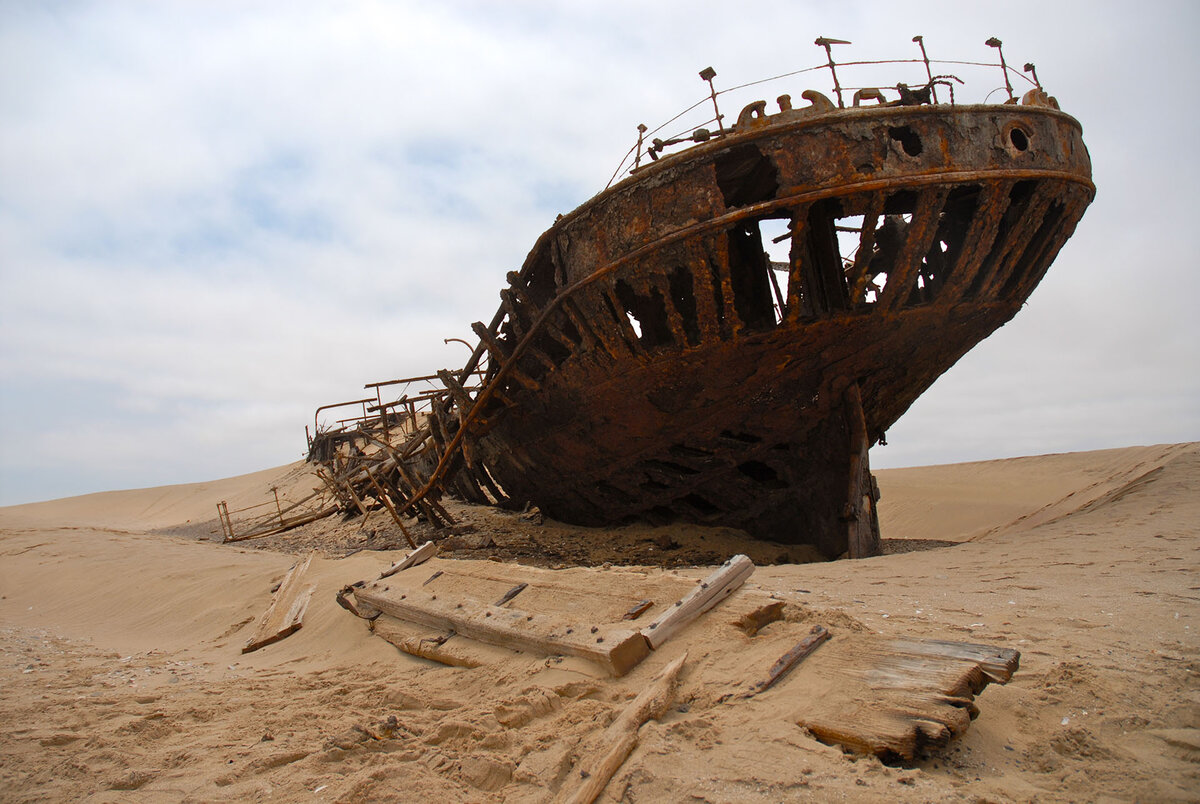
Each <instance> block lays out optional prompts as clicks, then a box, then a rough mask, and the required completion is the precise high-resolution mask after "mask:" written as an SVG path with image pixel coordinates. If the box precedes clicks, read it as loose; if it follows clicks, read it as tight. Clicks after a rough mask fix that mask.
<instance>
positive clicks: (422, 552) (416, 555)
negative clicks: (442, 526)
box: [379, 542, 438, 580]
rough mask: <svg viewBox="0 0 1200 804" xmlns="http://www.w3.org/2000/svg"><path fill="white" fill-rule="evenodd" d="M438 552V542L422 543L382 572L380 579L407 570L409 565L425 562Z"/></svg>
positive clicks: (413, 565)
mask: <svg viewBox="0 0 1200 804" xmlns="http://www.w3.org/2000/svg"><path fill="white" fill-rule="evenodd" d="M437 553H438V548H437V545H436V544H434V543H433V542H425V544H423V545H421V546H420V547H418V548H417V549H416V550H413V551H412V552H411V553H409V554H408V555H406V556H405V557H404V558H402V559H400V560H399V561H397V562H396V563H395V564H393V565H392V566H390V567H388V568H387V569H386V570H384V571H383V572H382V573H380V575H379V579H380V580H383V579H384V578H387V577H390V576H392V575H395V574H396V573H397V572H401V571H403V570H406V569H408V568H409V567H415V566H417V565H418V564H424V563H425V562H426V561H428V560H429V559H431V558H433V557H434V556H436V555H437Z"/></svg>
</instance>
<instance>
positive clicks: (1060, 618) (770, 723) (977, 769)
mask: <svg viewBox="0 0 1200 804" xmlns="http://www.w3.org/2000/svg"><path fill="white" fill-rule="evenodd" d="M879 476H880V485H881V487H882V488H883V492H884V499H883V501H882V504H881V513H882V514H883V516H884V518H885V519H884V525H883V526H884V533H885V536H888V537H893V538H898V539H941V540H946V541H955V542H962V543H961V544H959V545H957V546H953V547H946V548H942V549H936V550H924V551H919V552H910V553H905V554H903V555H888V556H882V557H878V558H872V559H867V560H863V561H855V562H845V561H843V562H833V563H826V564H804V565H788V564H782V565H776V566H762V567H760V568H759V569H758V571H757V572H756V573H755V575H754V576H753V577H752V579H751V582H750V584H748V586H749V587H752V591H755V592H756V593H759V592H764V593H770V594H774V595H776V596H777V597H779V598H780V599H782V600H784V601H786V603H787V611H788V616H787V617H786V618H785V620H784V621H782V622H780V623H776V624H772V625H771V626H768V627H767V628H765V629H763V631H762V633H761V634H759V635H758V636H755V637H750V636H748V635H747V634H746V633H745V632H744V631H742V630H741V629H739V628H738V627H736V625H734V624H733V623H732V622H731V621H730V617H728V616H726V615H723V614H722V611H721V610H720V609H717V610H714V611H713V612H712V613H710V614H709V615H706V617H705V618H704V619H703V620H702V621H701V622H700V623H699V624H698V625H697V626H696V627H694V628H693V629H691V630H689V631H687V632H685V633H684V634H683V635H681V637H680V638H679V640H678V642H677V643H669V644H668V646H665V647H664V649H663V650H662V651H660V652H658V653H656V654H654V655H653V656H651V657H650V658H649V659H647V660H646V662H645V663H644V665H643V666H641V667H639V668H637V669H636V670H635V671H634V672H632V673H631V674H630V675H629V676H628V677H626V678H624V679H620V680H612V679H609V678H607V677H604V676H603V675H602V674H600V673H598V672H597V671H596V669H595V668H594V667H591V666H588V665H587V663H585V662H582V661H581V660H571V659H564V660H561V661H555V660H553V659H545V658H543V657H534V656H528V655H520V654H513V655H511V656H510V657H509V658H508V659H507V660H506V661H502V662H500V663H498V664H495V665H488V666H485V667H481V668H476V669H473V670H466V669H461V668H446V667H442V666H440V665H435V664H432V663H429V662H424V661H421V660H416V659H412V658H410V657H408V656H406V655H403V654H400V653H399V652H398V651H396V650H395V649H394V648H392V647H391V646H390V645H388V644H386V643H385V642H383V641H382V640H380V639H378V638H376V637H373V636H371V635H370V634H369V632H368V630H367V628H366V625H365V623H364V622H363V621H361V620H357V619H355V618H354V617H352V616H350V615H349V614H348V613H346V612H345V611H343V610H341V609H340V608H338V607H337V605H336V603H335V602H334V599H333V595H334V592H335V591H336V590H337V589H338V588H340V587H341V586H342V585H343V584H345V583H348V582H351V581H354V580H358V579H361V578H366V577H373V576H374V575H375V574H377V573H378V572H379V571H380V570H381V569H382V568H383V567H385V566H387V564H388V563H389V562H390V561H392V560H395V559H396V558H398V557H399V556H400V555H401V553H397V552H373V551H369V550H365V551H360V552H354V553H352V554H351V555H349V556H347V557H345V558H335V557H332V555H333V554H331V555H330V557H318V558H317V559H315V560H314V561H313V564H312V567H311V569H310V574H311V575H312V578H313V581H314V582H315V583H316V584H317V591H316V594H315V596H314V598H313V601H312V603H311V605H310V607H309V612H308V615H307V618H306V621H305V626H304V628H303V629H302V630H301V631H299V632H298V633H296V634H294V635H293V636H291V637H289V638H288V639H286V640H284V641H282V642H280V643H277V644H275V645H271V646H269V647H267V648H264V649H262V650H260V651H258V652H256V653H252V654H247V655H244V656H243V655H242V654H241V653H240V649H241V645H242V644H243V643H244V641H245V638H246V636H247V635H248V634H249V632H250V631H251V630H252V624H253V623H254V622H255V621H256V618H258V617H260V616H261V615H262V613H263V611H264V610H265V608H266V605H267V602H268V601H269V599H270V590H271V587H272V586H273V585H274V584H275V583H278V581H279V579H281V578H282V577H283V575H284V573H285V572H286V571H287V569H288V567H289V566H291V564H292V563H294V561H295V556H294V555H289V554H286V553H280V552H274V551H269V550H262V549H254V548H251V547H247V546H235V545H224V546H222V545H218V544H215V543H211V542H197V541H195V540H190V539H185V538H181V537H173V536H168V535H162V534H155V533H151V532H150V531H153V530H156V529H160V528H164V527H168V526H174V525H181V524H186V523H187V522H188V520H191V521H193V522H202V521H205V520H206V519H210V518H211V516H212V515H211V513H210V512H211V511H212V508H211V506H212V505H213V504H214V503H215V501H216V499H221V498H228V499H230V501H231V504H232V503H233V501H234V500H246V501H251V500H257V499H259V498H261V495H262V493H263V490H264V488H266V487H269V486H270V485H271V484H273V483H280V482H292V483H293V484H300V485H303V473H302V472H301V471H300V470H299V467H298V466H296V465H293V466H290V467H282V468H280V469H278V470H268V471H266V472H261V473H255V474H254V475H248V476H243V477H242V478H233V479H229V480H225V481H215V482H214V483H211V484H194V485H192V486H179V487H167V488H163V489H147V490H141V491H135V492H115V493H111V494H102V495H89V496H87V497H83V498H74V499H71V500H63V501H56V502H51V503H39V504H36V505H32V506H17V507H13V508H8V509H0V702H2V707H3V711H4V713H5V716H6V717H5V719H6V721H7V722H8V723H10V724H12V725H10V727H9V728H8V729H6V730H5V731H4V732H3V733H2V734H0V781H2V789H3V790H4V791H5V792H4V795H3V798H4V799H5V800H13V801H33V800H46V799H52V800H61V799H72V800H90V801H127V800H163V801H180V800H195V801H212V800H238V801H242V800H266V799H267V798H270V799H272V800H287V801H291V800H305V801H309V800H329V801H377V800H379V801H382V800H415V799H432V800H472V801H489V800H495V801H500V800H515V801H545V800H549V799H550V797H551V794H552V792H553V790H555V789H556V788H557V787H558V786H559V785H560V784H561V783H562V781H563V779H564V778H565V774H567V773H569V772H570V770H571V766H572V762H573V761H574V758H575V757H576V756H577V755H579V754H580V753H582V752H585V751H586V750H587V748H588V747H589V745H590V744H591V742H592V741H594V740H595V736H596V734H598V733H599V732H600V731H601V730H602V729H603V728H604V727H605V726H606V725H607V723H608V722H609V721H610V720H611V719H612V718H613V717H615V714H616V712H618V711H619V709H620V707H621V706H622V704H623V703H624V702H626V701H627V700H628V699H630V698H631V697H632V696H633V695H634V694H635V693H636V691H637V690H638V689H639V688H640V685H642V684H644V683H645V681H646V680H647V679H649V678H650V677H651V676H652V675H653V674H654V673H655V672H657V671H658V670H659V669H661V667H662V666H663V665H665V664H666V663H667V662H669V661H670V660H671V659H672V658H674V657H675V656H676V655H678V653H679V652H681V651H682V650H684V649H687V650H688V651H689V662H688V664H687V665H686V666H685V669H684V673H683V676H682V679H681V683H680V689H679V692H678V694H677V696H676V703H675V705H674V706H673V707H672V708H671V709H670V710H669V711H668V713H667V715H665V716H664V717H663V718H662V720H661V721H658V722H652V723H649V724H647V725H646V726H645V727H643V732H642V739H641V745H640V747H639V748H638V749H637V750H636V751H635V752H634V754H633V755H632V756H631V757H630V758H629V760H628V761H627V762H626V763H625V765H623V766H622V768H621V770H620V771H619V772H618V774H617V776H616V777H615V778H614V780H613V782H612V783H611V784H610V785H609V787H608V788H607V790H606V793H605V796H606V797H607V800H616V799H620V798H626V799H628V800H631V801H639V800H642V801H647V800H654V801H662V800H667V801H671V800H691V801H697V800H699V801H755V800H762V801H779V800H828V799H830V798H841V799H845V800H852V801H874V800H881V799H888V800H901V801H910V800H911V801H926V800H964V801H974V800H994V801H1033V800H1038V801H1045V800H1064V801H1075V800H1104V799H1108V800H1135V799H1137V800H1180V801H1183V800H1195V799H1196V797H1197V795H1198V791H1200V768H1198V766H1197V764H1196V763H1197V761H1198V760H1200V683H1198V682H1197V672H1200V650H1198V640H1197V638H1196V634H1195V631H1196V629H1197V628H1200V619H1198V615H1200V608H1198V607H1197V602H1200V554H1198V548H1200V534H1198V532H1197V531H1198V527H1197V524H1196V523H1197V522H1200V493H1198V492H1200V446H1198V445H1196V444H1185V445H1166V446H1157V447H1138V448H1130V449H1125V450H1105V451H1102V452H1096V453H1078V454H1072V455H1056V456H1040V457H1031V458H1022V459H1014V460H1011V461H991V462H982V463H976V464H960V465H956V466H945V467H923V468H918V469H905V470H886V471H883V472H880V473H879ZM245 504H250V502H246V503H245ZM552 525H553V523H547V525H537V524H536V523H526V525H525V527H527V528H528V530H529V532H530V533H532V534H533V536H531V537H529V538H533V539H536V538H537V531H538V528H542V527H548V526H552ZM683 535H686V534H683ZM630 538H633V537H632V536H631V537H630ZM676 538H679V537H676ZM660 549H661V548H660ZM483 561H486V559H485V558H484V559H483ZM452 563H453V562H452V561H451V560H449V559H436V560H435V562H434V563H433V564H432V565H431V566H430V569H429V571H430V572H432V571H434V570H435V569H436V567H437V566H439V565H446V566H450V565H451V564H452ZM475 563H476V562H470V564H472V565H473V564H475ZM480 563H482V562H480ZM622 571H625V572H648V573H656V572H661V571H662V570H660V569H656V568H653V567H649V568H643V569H628V570H622ZM605 572H606V571H605V570H603V569H582V570H572V571H571V572H570V575H571V578H572V584H573V585H576V586H577V587H578V588H579V591H580V593H586V591H587V589H588V587H589V584H591V585H594V586H595V588H596V589H597V590H602V589H603V588H604V579H605ZM682 572H683V574H684V575H689V576H693V577H694V576H699V575H702V574H704V573H705V570H704V569H702V568H697V569H695V570H684V571H682ZM812 623H821V624H824V625H826V626H828V627H829V628H831V630H833V631H834V632H835V634H836V632H837V631H838V630H839V629H841V630H843V631H848V630H857V629H861V630H870V631H875V632H879V633H883V634H890V635H897V636H915V637H929V638H942V639H958V640H969V641H978V642H987V643H989V644H997V645H999V646H1006V647H1014V648H1017V649H1019V650H1020V651H1021V652H1022V654H1023V658H1022V668H1021V670H1020V671H1019V672H1018V674H1017V675H1016V677H1015V678H1014V679H1013V681H1012V682H1011V683H1010V684H1009V685H1008V686H1006V687H996V686H993V687H989V688H988V689H987V690H986V691H985V692H984V693H983V694H982V695H981V696H980V698H979V700H978V701H977V703H978V704H979V705H980V708H981V709H982V714H981V715H980V717H979V718H978V719H977V720H976V721H975V723H974V724H973V725H972V727H971V730H970V731H969V732H968V733H967V735H966V736H965V737H964V738H963V739H962V740H960V741H958V742H957V743H955V744H952V745H951V746H950V747H949V748H948V749H947V750H946V751H944V752H943V753H941V754H940V755H937V756H934V757H932V758H930V759H927V760H925V761H922V762H920V763H917V764H915V765H914V766H911V767H889V766H885V765H882V764H880V763H879V762H878V761H877V760H874V759H857V758H853V757H848V756H845V755H843V753H842V752H841V751H840V750H838V749H835V748H832V747H829V746H825V745H822V744H820V743H818V742H816V741H815V740H813V739H812V738H811V737H810V736H809V735H807V734H806V733H805V732H804V731H803V730H801V729H800V728H798V727H797V726H796V725H795V723H794V718H793V717H792V716H791V715H792V713H791V712H790V708H789V701H795V700H797V699H798V698H797V696H803V695H814V694H819V690H816V689H813V688H811V686H809V685H806V684H807V683H806V684H793V685H791V686H789V685H788V684H787V683H786V682H785V683H782V684H781V685H779V687H778V688H776V689H773V690H771V691H769V692H768V693H765V694H763V695H762V696H758V697H756V698H754V699H751V700H748V701H742V702H740V703H738V704H731V703H730V702H729V701H722V696H723V695H724V694H725V693H726V692H727V691H728V690H729V689H731V688H732V687H734V686H735V685H736V684H738V683H741V682H742V681H744V680H745V679H746V677H747V676H753V675H755V673H753V672H751V671H752V670H753V669H755V668H759V667H760V666H769V664H770V663H771V662H772V661H773V660H774V658H776V657H777V656H778V653H779V652H780V650H781V649H782V648H783V647H784V646H786V644H787V643H788V640H789V639H791V636H792V635H793V634H794V633H795V632H797V630H798V629H806V628H807V627H808V625H809V624H812ZM773 629H774V630H773ZM835 638H836V636H835ZM791 708H794V707H791Z"/></svg>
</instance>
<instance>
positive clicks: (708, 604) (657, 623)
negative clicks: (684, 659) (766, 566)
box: [642, 555, 754, 649]
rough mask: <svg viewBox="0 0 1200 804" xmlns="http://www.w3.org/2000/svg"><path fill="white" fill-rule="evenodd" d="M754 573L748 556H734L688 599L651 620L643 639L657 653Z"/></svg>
mask: <svg viewBox="0 0 1200 804" xmlns="http://www.w3.org/2000/svg"><path fill="white" fill-rule="evenodd" d="M753 573H754V562H753V561H751V560H750V559H749V558H748V557H747V556H744V555H736V556H734V557H733V558H731V559H729V560H728V561H726V562H725V563H724V564H723V565H721V567H720V568H719V569H718V570H717V571H716V572H714V573H713V574H712V575H709V576H708V577H707V578H705V579H704V580H703V581H701V582H700V584H698V585H697V586H696V588H695V589H693V590H692V591H691V592H690V593H688V595H687V596H685V597H684V598H683V599H681V600H677V601H675V605H674V606H671V607H670V608H668V609H667V610H666V611H664V612H663V613H662V614H660V615H658V616H657V617H655V618H654V620H653V621H652V622H650V623H649V624H648V625H646V627H645V628H643V629H642V635H643V636H645V637H646V641H647V642H649V643H650V647H652V648H655V649H657V648H658V647H659V646H660V645H662V644H663V643H664V642H666V641H667V640H668V639H670V638H671V637H672V636H674V635H675V634H677V633H679V632H680V631H681V630H683V629H684V628H686V627H687V626H688V625H689V624H690V623H691V622H692V620H695V619H696V618H697V617H699V616H700V615H701V614H703V613H704V612H706V611H708V610H709V609H711V608H712V607H713V606H715V605H717V604H718V603H720V602H721V601H722V600H724V599H725V598H727V597H729V595H731V594H733V593H734V592H735V591H737V589H738V587H740V586H741V585H742V584H743V583H745V582H746V579H747V578H749V577H750V576H751V575H752V574H753Z"/></svg>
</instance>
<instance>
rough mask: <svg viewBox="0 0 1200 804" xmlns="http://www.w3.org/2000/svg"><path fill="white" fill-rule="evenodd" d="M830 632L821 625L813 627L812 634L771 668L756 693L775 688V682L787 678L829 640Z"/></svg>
mask: <svg viewBox="0 0 1200 804" xmlns="http://www.w3.org/2000/svg"><path fill="white" fill-rule="evenodd" d="M829 636H830V634H829V631H828V630H827V629H825V628H822V627H821V626H819V625H814V626H813V627H812V633H810V634H809V635H808V636H806V637H805V638H804V639H802V640H800V641H799V642H798V643H796V646H795V647H794V648H792V649H791V650H789V651H788V652H787V653H785V654H783V655H782V656H780V657H779V660H778V661H776V662H775V664H774V665H772V666H771V670H770V672H769V673H767V678H766V680H764V681H761V682H759V684H758V687H757V689H755V690H754V693H752V694H757V693H759V692H765V691H767V690H769V689H770V688H771V687H773V686H775V682H777V681H778V680H779V679H781V678H783V677H784V676H786V675H787V674H788V673H790V672H791V671H792V668H793V667H795V666H796V665H798V664H800V662H802V661H804V660H805V659H807V658H808V657H809V656H811V655H812V652H813V651H815V650H816V649H817V648H819V647H821V643H822V642H824V641H825V640H827V639H829Z"/></svg>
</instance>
